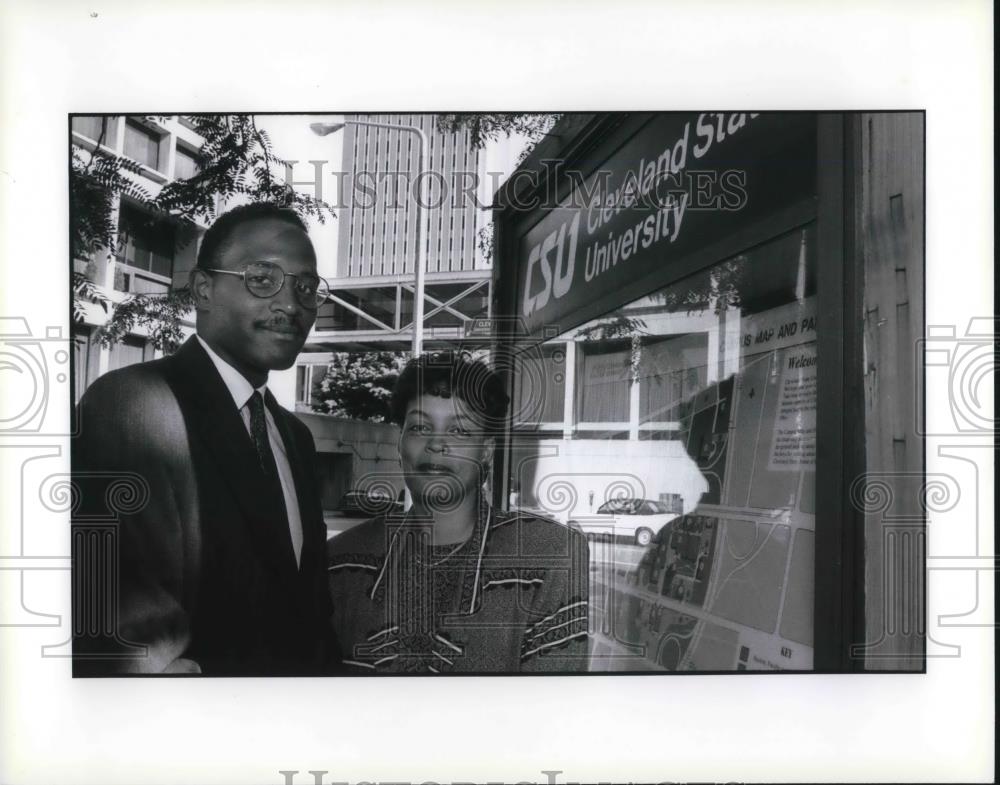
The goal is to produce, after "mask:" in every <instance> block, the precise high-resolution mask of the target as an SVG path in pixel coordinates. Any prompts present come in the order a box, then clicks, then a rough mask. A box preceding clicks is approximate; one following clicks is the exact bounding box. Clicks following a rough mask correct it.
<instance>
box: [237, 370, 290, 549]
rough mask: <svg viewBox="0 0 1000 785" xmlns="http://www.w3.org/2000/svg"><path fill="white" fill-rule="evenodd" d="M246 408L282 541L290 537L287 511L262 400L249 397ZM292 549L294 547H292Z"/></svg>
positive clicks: (255, 393)
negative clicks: (248, 412)
mask: <svg viewBox="0 0 1000 785" xmlns="http://www.w3.org/2000/svg"><path fill="white" fill-rule="evenodd" d="M246 405H247V408H248V409H249V410H250V438H251V439H253V446H254V448H255V449H256V450H257V459H258V460H259V461H260V468H261V469H263V471H264V477H265V479H266V480H267V486H268V493H269V494H270V497H271V500H272V503H273V504H274V505H275V507H274V510H275V513H276V518H275V524H276V527H277V529H276V530H277V531H279V532H280V536H281V538H282V539H284V540H288V538H290V537H291V532H290V531H289V527H288V510H287V508H286V507H285V494H284V493H283V492H282V490H281V479H280V478H279V477H278V464H277V463H275V460H274V453H273V452H272V451H271V440H270V439H269V438H268V435H267V418H266V417H265V416H264V398H263V396H262V395H261V394H260V393H259V392H258V391H256V390H255V391H254V394H253V395H251V396H250V400H248V401H247V404H246ZM292 547H293V549H294V547H295V546H294V545H293V546H292Z"/></svg>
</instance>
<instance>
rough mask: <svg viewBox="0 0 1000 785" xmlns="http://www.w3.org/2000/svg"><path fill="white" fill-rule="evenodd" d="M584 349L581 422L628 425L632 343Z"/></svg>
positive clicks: (599, 343) (598, 343)
mask: <svg viewBox="0 0 1000 785" xmlns="http://www.w3.org/2000/svg"><path fill="white" fill-rule="evenodd" d="M598 334H599V333H598ZM581 348H582V351H581V357H580V364H579V377H578V383H577V421H578V422H587V423H590V422H628V421H629V391H630V388H631V372H632V367H631V357H632V341H631V340H630V339H627V338H626V339H611V340H588V341H584V342H583V343H581Z"/></svg>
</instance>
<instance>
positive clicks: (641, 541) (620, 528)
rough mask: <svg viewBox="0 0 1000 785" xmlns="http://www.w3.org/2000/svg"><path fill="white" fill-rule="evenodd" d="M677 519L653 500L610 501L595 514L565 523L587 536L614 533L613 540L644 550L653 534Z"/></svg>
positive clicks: (667, 508) (674, 514)
mask: <svg viewBox="0 0 1000 785" xmlns="http://www.w3.org/2000/svg"><path fill="white" fill-rule="evenodd" d="M676 517H677V513H676V512H672V511H671V509H670V507H668V506H667V505H666V504H665V503H664V502H658V501H653V500H652V499H632V498H627V499H612V500H611V501H608V502H605V503H604V504H602V505H601V506H600V507H598V508H597V512H596V513H594V514H592V515H588V516H586V518H582V519H580V520H577V519H572V518H571V519H570V520H569V521H567V523H568V525H569V526H570V527H571V528H575V529H579V530H581V531H583V532H584V533H586V531H587V529H589V528H593V529H594V530H595V531H596V530H597V529H601V531H602V532H607V533H611V532H612V531H613V532H614V535H615V537H629V538H631V539H634V540H635V544H636V545H639V546H641V547H643V548H644V547H646V546H647V545H649V543H650V542H652V540H653V537H654V536H655V535H656V533H657V532H658V531H659V530H660V529H662V528H663V527H664V526H666V525H667V524H668V523H670V521H672V520H673V519H674V518H676Z"/></svg>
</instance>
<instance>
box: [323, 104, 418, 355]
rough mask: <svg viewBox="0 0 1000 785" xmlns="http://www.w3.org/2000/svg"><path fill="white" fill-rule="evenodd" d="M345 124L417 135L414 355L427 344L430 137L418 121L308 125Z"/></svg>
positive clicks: (330, 128) (330, 129) (326, 130)
mask: <svg viewBox="0 0 1000 785" xmlns="http://www.w3.org/2000/svg"><path fill="white" fill-rule="evenodd" d="M345 125H365V126H368V127H370V128H388V129H389V130H394V131H406V132H407V133H411V134H416V135H417V145H418V151H419V153H420V173H419V174H418V175H417V177H418V179H419V186H420V191H419V195H418V197H417V226H416V234H417V259H416V263H415V266H414V273H413V289H414V292H413V347H412V352H413V356H414V357H419V356H420V353H421V352H422V351H423V345H424V268H425V267H426V266H427V261H426V256H427V253H426V249H425V248H424V242H423V237H422V234H423V232H422V230H423V226H424V217H423V213H424V210H426V204H427V200H426V191H425V189H426V187H427V186H426V183H425V180H426V179H427V178H426V173H427V172H428V171H430V163H429V162H428V160H427V137H426V135H425V134H424V132H423V131H422V130H420V129H419V128H417V126H415V125H395V124H393V123H372V122H369V121H368V120H345V121H344V122H342V123H310V124H309V128H310V129H311V130H312V132H313V133H314V134H317V135H318V136H328V135H329V134H332V133H335V132H337V131H339V130H341V129H342V128H343V127H344V126H345Z"/></svg>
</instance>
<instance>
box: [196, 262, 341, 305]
mask: <svg viewBox="0 0 1000 785" xmlns="http://www.w3.org/2000/svg"><path fill="white" fill-rule="evenodd" d="M199 269H202V270H204V271H205V272H207V273H221V274H222V275H238V276H239V277H240V278H242V279H243V283H244V284H245V285H246V287H247V291H248V292H250V294H252V295H253V296H254V297H274V295H276V294H277V293H278V292H280V291H281V287H282V286H284V285H285V279H286V278H294V279H295V286H294V291H295V297H296V299H297V300H298V301H299V304H300V305H301V306H302V307H303V308H319V306H321V305H322V304H323V303H325V302H326V300H327V298H328V297H329V296H330V285H329V284H328V283H327V282H326V281H325V280H323V279H322V278H320V277H319V276H318V275H312V274H311V273H303V274H298V273H286V272H285V271H284V270H282V269H281V267H279V266H278V265H276V264H275V263H274V262H254V263H253V264H248V265H247V266H246V267H244V268H243V271H242V272H235V271H234V270H219V269H217V268H212V267H202V268H199Z"/></svg>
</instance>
